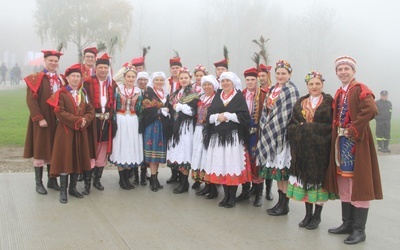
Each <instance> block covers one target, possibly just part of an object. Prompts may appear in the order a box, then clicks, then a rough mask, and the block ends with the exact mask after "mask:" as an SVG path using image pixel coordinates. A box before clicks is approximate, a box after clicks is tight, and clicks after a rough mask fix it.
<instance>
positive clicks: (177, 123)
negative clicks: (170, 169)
mask: <svg viewBox="0 0 400 250" xmlns="http://www.w3.org/2000/svg"><path fill="white" fill-rule="evenodd" d="M180 90H181V88H179V89H177V90H176V91H175V92H174V93H172V94H171V98H170V101H169V105H168V108H169V113H170V114H171V119H170V123H171V124H170V127H171V128H172V134H169V137H167V139H168V140H173V144H172V146H173V147H175V145H176V144H178V143H179V141H180V136H181V134H182V129H183V124H185V123H186V124H190V123H192V125H193V128H194V127H195V125H196V112H197V103H198V102H199V94H198V93H197V92H196V91H195V90H194V89H192V87H191V86H187V87H186V88H185V89H184V91H183V94H182V97H181V98H180V99H179V100H178V102H179V103H180V104H187V105H188V106H189V107H190V108H191V109H192V114H193V115H192V116H189V115H186V114H184V113H183V112H182V111H179V112H176V111H175V110H174V108H173V105H174V104H176V103H178V102H176V100H175V97H176V95H177V94H178V93H179V91H180ZM188 128H189V127H188Z"/></svg>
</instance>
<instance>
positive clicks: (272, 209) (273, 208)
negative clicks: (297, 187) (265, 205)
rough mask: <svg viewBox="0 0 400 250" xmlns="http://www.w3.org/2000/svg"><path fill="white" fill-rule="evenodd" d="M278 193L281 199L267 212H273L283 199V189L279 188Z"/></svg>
mask: <svg viewBox="0 0 400 250" xmlns="http://www.w3.org/2000/svg"><path fill="white" fill-rule="evenodd" d="M278 195H279V199H278V202H277V203H276V204H275V206H273V207H271V208H269V209H267V213H268V214H269V213H272V212H273V211H274V210H275V209H276V208H277V207H279V206H280V205H281V203H282V201H283V192H282V190H278Z"/></svg>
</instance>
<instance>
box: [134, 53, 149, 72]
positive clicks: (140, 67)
mask: <svg viewBox="0 0 400 250" xmlns="http://www.w3.org/2000/svg"><path fill="white" fill-rule="evenodd" d="M131 63H132V65H133V66H135V67H136V71H137V72H138V73H139V72H144V71H146V68H145V66H144V57H137V58H133V59H132V61H131Z"/></svg>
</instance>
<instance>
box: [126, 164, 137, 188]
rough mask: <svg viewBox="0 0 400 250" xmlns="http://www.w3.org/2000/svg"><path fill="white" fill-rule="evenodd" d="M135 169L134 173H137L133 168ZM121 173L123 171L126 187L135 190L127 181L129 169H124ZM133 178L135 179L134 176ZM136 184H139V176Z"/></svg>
mask: <svg viewBox="0 0 400 250" xmlns="http://www.w3.org/2000/svg"><path fill="white" fill-rule="evenodd" d="M135 169H136V172H137V171H138V169H137V168H135ZM123 171H125V176H124V177H125V182H126V185H127V186H128V188H129V189H135V186H134V185H132V183H131V181H130V180H129V169H124V170H123ZM134 173H135V171H134ZM135 178H136V176H135ZM137 180H138V183H137V184H139V176H138V179H137Z"/></svg>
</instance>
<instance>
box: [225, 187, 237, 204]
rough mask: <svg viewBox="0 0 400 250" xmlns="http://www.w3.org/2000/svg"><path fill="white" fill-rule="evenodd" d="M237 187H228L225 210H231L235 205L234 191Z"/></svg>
mask: <svg viewBox="0 0 400 250" xmlns="http://www.w3.org/2000/svg"><path fill="white" fill-rule="evenodd" d="M237 188H238V186H228V192H229V200H228V202H227V203H226V205H225V207H226V208H232V207H234V206H235V205H236V191H237Z"/></svg>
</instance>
